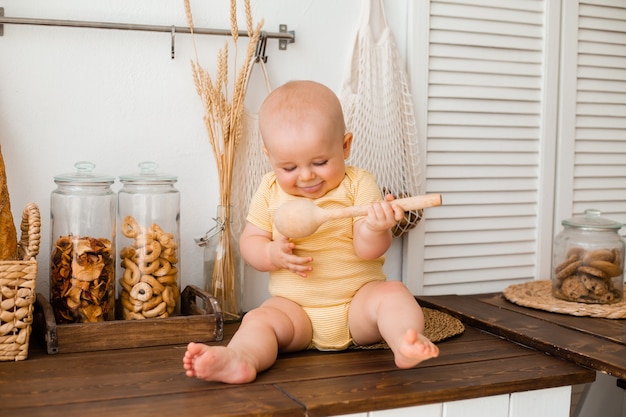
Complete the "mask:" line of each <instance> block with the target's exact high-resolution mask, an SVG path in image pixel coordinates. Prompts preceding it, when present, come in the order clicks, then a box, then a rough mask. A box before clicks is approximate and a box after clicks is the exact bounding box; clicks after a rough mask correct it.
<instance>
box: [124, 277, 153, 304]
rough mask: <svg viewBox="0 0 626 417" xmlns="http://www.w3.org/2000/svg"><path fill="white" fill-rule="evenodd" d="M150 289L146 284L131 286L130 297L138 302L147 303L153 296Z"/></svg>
mask: <svg viewBox="0 0 626 417" xmlns="http://www.w3.org/2000/svg"><path fill="white" fill-rule="evenodd" d="M153 293H154V292H153V291H152V287H151V286H150V284H148V283H147V282H139V283H137V284H135V285H134V286H133V289H132V290H131V291H130V296H131V297H133V298H135V299H137V300H139V301H148V300H149V299H151V298H152V295H153Z"/></svg>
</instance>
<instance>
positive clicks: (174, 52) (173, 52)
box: [171, 25, 176, 59]
mask: <svg viewBox="0 0 626 417" xmlns="http://www.w3.org/2000/svg"><path fill="white" fill-rule="evenodd" d="M171 36H172V59H174V56H175V55H176V48H175V45H176V43H175V41H174V39H175V37H176V26H174V25H172V31H171Z"/></svg>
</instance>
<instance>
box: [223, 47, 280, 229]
mask: <svg viewBox="0 0 626 417" xmlns="http://www.w3.org/2000/svg"><path fill="white" fill-rule="evenodd" d="M257 65H258V66H259V67H260V68H261V72H262V75H263V80H264V82H265V86H266V87H267V92H268V94H269V93H270V92H271V90H272V89H271V87H270V81H269V77H268V75H267V70H266V68H265V64H264V62H263V60H262V59H259V60H257V61H256V62H255V63H254V64H253V65H252V66H251V68H250V71H252V70H253V69H254V67H255V66H257ZM235 167H236V169H235V170H234V171H233V184H232V196H231V201H232V204H233V216H234V217H235V218H234V219H233V228H234V229H235V230H234V232H236V233H237V234H239V233H241V232H242V231H243V226H244V225H245V224H246V217H247V215H248V208H249V206H250V200H252V197H253V196H254V193H255V192H256V190H257V188H258V186H259V184H260V182H261V179H262V178H263V175H265V174H266V173H268V172H270V171H271V170H272V166H271V165H270V163H269V160H268V159H267V156H266V155H265V153H264V152H263V141H262V139H261V133H260V132H259V117H258V113H255V112H251V111H248V110H247V109H246V111H244V121H243V130H242V134H241V138H240V142H239V148H238V151H237V154H236V155H235Z"/></svg>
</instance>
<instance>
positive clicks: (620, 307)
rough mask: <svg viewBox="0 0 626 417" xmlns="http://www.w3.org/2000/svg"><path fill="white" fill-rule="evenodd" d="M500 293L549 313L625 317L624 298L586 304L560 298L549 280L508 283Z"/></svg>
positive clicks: (613, 317) (509, 298) (521, 303)
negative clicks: (617, 301) (610, 302)
mask: <svg viewBox="0 0 626 417" xmlns="http://www.w3.org/2000/svg"><path fill="white" fill-rule="evenodd" d="M502 294H503V295H504V298H506V299H507V300H509V301H510V302H512V303H515V304H518V305H521V306H524V307H531V308H536V309H539V310H545V311H549V312H551V313H560V314H569V315H572V316H586V317H598V318H605V319H623V318H626V300H624V299H622V301H620V302H619V303H615V304H587V303H577V302H574V301H565V300H561V299H558V298H556V297H554V296H553V295H552V283H551V282H550V281H549V280H542V281H530V282H526V283H524V284H515V285H510V286H508V287H507V288H505V290H504V291H503V292H502Z"/></svg>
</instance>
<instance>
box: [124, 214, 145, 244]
mask: <svg viewBox="0 0 626 417" xmlns="http://www.w3.org/2000/svg"><path fill="white" fill-rule="evenodd" d="M140 231H141V229H140V228H139V225H138V224H137V221H136V220H135V219H134V218H133V216H126V217H124V220H122V234H123V235H124V236H126V237H127V238H130V239H134V238H136V237H137V236H139V232H140Z"/></svg>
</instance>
